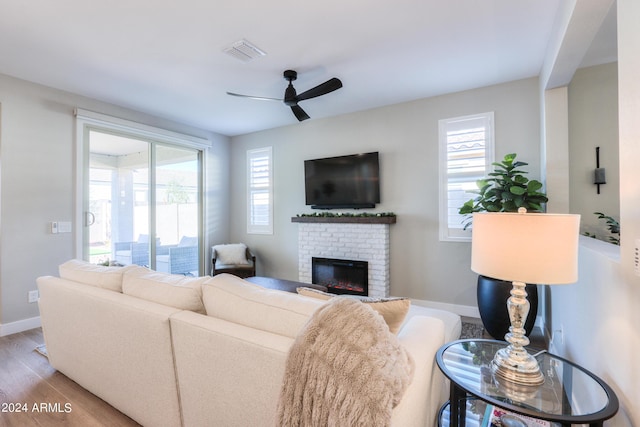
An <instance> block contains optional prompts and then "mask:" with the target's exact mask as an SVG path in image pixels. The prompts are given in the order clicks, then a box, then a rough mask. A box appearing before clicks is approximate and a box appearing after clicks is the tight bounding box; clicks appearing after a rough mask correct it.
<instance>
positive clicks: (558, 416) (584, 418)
mask: <svg viewBox="0 0 640 427" xmlns="http://www.w3.org/2000/svg"><path fill="white" fill-rule="evenodd" d="M506 345H507V343H506V342H504V341H492V340H460V341H455V342H452V343H450V344H448V345H445V346H443V347H442V348H441V349H440V351H439V352H438V355H437V362H438V366H439V367H440V369H441V370H442V372H443V373H444V374H445V375H446V376H447V377H448V378H449V379H450V380H451V381H453V382H454V383H455V384H456V385H457V386H458V387H460V388H462V389H463V390H464V391H466V392H467V393H469V394H471V395H474V396H476V397H478V398H480V399H482V400H484V401H486V402H488V403H492V404H494V405H498V406H501V407H504V408H506V409H508V410H513V411H516V412H519V413H522V414H524V415H529V416H533V417H537V418H543V419H546V420H550V421H559V422H571V423H581V422H592V421H594V420H605V419H608V418H610V417H612V416H613V415H615V413H616V412H617V410H618V399H617V397H616V395H615V393H614V392H613V390H611V388H610V387H609V386H608V385H607V384H605V383H604V382H603V381H602V380H600V379H599V378H598V377H596V376H595V375H593V374H592V373H590V372H589V371H587V370H585V369H583V368H581V367H580V366H577V365H575V364H574V363H571V362H569V361H568V360H566V359H563V358H561V357H558V356H554V355H552V354H550V353H547V352H546V351H542V352H539V353H537V354H535V353H534V352H533V351H531V350H530V352H531V353H532V354H534V355H535V358H536V359H537V360H538V363H539V366H540V369H541V370H542V372H543V374H544V378H545V380H544V383H543V384H542V385H540V386H517V385H515V384H512V383H508V382H505V381H500V380H499V379H498V378H496V377H495V376H494V375H492V372H491V368H490V363H491V360H492V359H493V356H494V355H495V353H496V351H498V350H499V349H501V348H503V347H505V346H506Z"/></svg>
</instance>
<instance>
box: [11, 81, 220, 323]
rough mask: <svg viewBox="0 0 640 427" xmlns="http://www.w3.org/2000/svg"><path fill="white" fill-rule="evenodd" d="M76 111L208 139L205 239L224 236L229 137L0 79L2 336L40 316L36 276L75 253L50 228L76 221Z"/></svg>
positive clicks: (69, 240) (71, 237)
mask: <svg viewBox="0 0 640 427" xmlns="http://www.w3.org/2000/svg"><path fill="white" fill-rule="evenodd" d="M76 107H80V108H84V109H87V110H92V111H96V112H100V113H105V114H111V115H114V116H116V117H120V118H124V119H128V120H134V121H137V122H140V123H144V124H148V125H152V126H158V127H162V128H165V129H169V130H173V131H177V132H185V133H188V134H191V135H194V136H199V137H202V138H208V139H209V140H210V141H211V142H212V149H211V150H210V153H209V156H208V159H207V161H208V165H209V172H210V173H209V174H208V181H209V192H208V199H209V200H208V205H209V209H208V212H209V213H210V216H209V220H208V225H209V227H210V228H209V235H208V236H207V240H208V241H215V240H219V239H221V238H226V236H227V231H228V228H227V223H228V210H227V209H226V205H227V204H228V203H227V200H228V186H227V182H228V174H229V170H228V156H229V147H228V145H229V140H228V138H227V137H222V136H220V135H216V134H212V133H211V132H205V131H202V130H198V129H193V128H190V127H187V126H184V125H179V124H176V123H173V122H171V121H168V120H162V119H158V118H154V117H150V116H147V115H143V114H140V113H136V112H133V111H131V110H126V109H124V108H119V107H115V106H113V105H110V104H106V103H103V102H99V101H95V100H90V99H87V98H82V97H79V96H75V95H72V94H69V93H65V92H62V91H57V90H53V89H50V88H47V87H43V86H40V85H36V84H32V83H27V82H25V81H22V80H18V79H14V78H11V77H8V76H3V75H0V108H1V110H0V113H1V116H0V161H1V176H0V179H1V181H0V184H1V187H0V221H1V230H2V231H1V233H2V234H0V335H1V334H2V333H3V332H4V333H6V332H7V331H9V332H10V331H11V329H8V328H9V327H8V326H7V324H12V323H14V322H18V321H24V320H25V319H31V318H35V317H37V316H38V315H39V313H38V306H37V304H29V303H28V302H27V292H28V291H29V290H35V289H36V282H35V279H36V277H38V276H40V275H45V274H57V269H58V265H59V264H61V263H62V262H64V261H66V260H68V259H71V258H73V257H75V255H76V248H75V247H74V246H75V244H74V242H75V234H74V233H68V234H50V231H49V229H48V224H49V223H50V222H51V221H74V219H75V212H74V206H75V199H74V197H75V174H74V170H75V143H74V139H75V118H74V115H73V110H74V108H76ZM74 226H75V223H74ZM2 325H5V326H4V328H2Z"/></svg>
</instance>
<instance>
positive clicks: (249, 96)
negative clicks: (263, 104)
mask: <svg viewBox="0 0 640 427" xmlns="http://www.w3.org/2000/svg"><path fill="white" fill-rule="evenodd" d="M227 95H231V96H237V97H240V98H250V99H257V100H258V101H279V102H282V98H267V97H266V96H251V95H242V94H241V93H233V92H227Z"/></svg>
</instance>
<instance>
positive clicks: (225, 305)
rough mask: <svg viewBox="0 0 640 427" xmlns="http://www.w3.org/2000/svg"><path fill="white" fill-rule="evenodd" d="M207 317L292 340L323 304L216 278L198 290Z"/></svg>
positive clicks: (233, 279) (223, 276) (236, 279)
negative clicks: (200, 293)
mask: <svg viewBox="0 0 640 427" xmlns="http://www.w3.org/2000/svg"><path fill="white" fill-rule="evenodd" d="M202 299H203V301H204V306H205V308H206V310H207V315H208V316H212V317H217V318H220V319H223V320H228V321H230V322H234V323H239V324H241V325H245V326H249V327H251V328H255V329H260V330H262V331H267V332H273V333H275V334H279V335H284V336H287V337H290V338H295V337H296V336H297V335H298V332H299V331H300V330H301V329H302V328H303V326H304V325H305V324H306V323H307V321H308V320H309V318H310V317H311V315H312V314H313V313H314V312H315V311H316V310H317V309H318V308H320V307H321V306H322V305H324V302H323V301H318V300H315V299H312V298H301V297H300V296H299V295H297V294H294V293H291V292H285V291H279V290H275V289H266V288H263V287H261V286H258V285H255V284H253V283H250V282H247V281H246V280H242V279H241V278H239V277H236V276H233V275H231V274H217V275H215V276H213V277H212V278H211V280H209V281H208V282H207V283H205V284H204V285H203V286H202Z"/></svg>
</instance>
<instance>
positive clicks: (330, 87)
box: [296, 77, 342, 101]
mask: <svg viewBox="0 0 640 427" xmlns="http://www.w3.org/2000/svg"><path fill="white" fill-rule="evenodd" d="M341 87H342V82H341V81H340V79H337V78H335V77H334V78H332V79H330V80H327V81H326V82H324V83H322V84H319V85H318V86H316V87H314V88H311V89H309V90H308V91H306V92H302V93H301V94H300V95H298V96H297V97H296V100H297V101H304V100H305V99H310V98H315V97H317V96H322V95H326V94H327V93H330V92H333V91H334V90H338V89H340V88H341Z"/></svg>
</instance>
